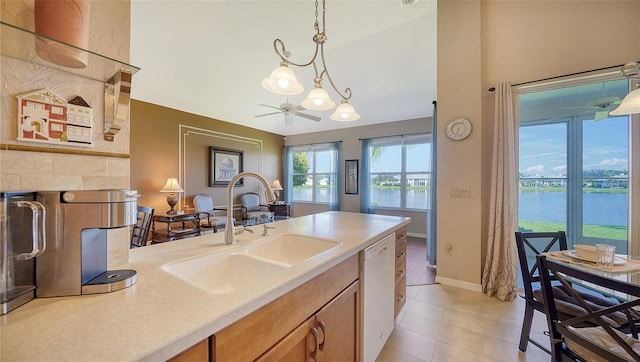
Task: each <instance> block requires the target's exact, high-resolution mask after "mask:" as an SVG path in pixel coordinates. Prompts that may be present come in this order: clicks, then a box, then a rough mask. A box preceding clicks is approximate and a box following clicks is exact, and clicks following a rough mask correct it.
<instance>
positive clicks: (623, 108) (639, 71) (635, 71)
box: [609, 63, 640, 116]
mask: <svg viewBox="0 0 640 362" xmlns="http://www.w3.org/2000/svg"><path fill="white" fill-rule="evenodd" d="M621 72H622V75H624V76H625V77H627V78H629V79H638V83H636V88H637V89H636V90H634V91H632V92H631V93H629V94H627V96H626V97H624V99H623V100H622V103H620V105H619V106H618V108H616V109H614V110H613V111H611V112H609V114H610V115H613V116H626V115H630V114H635V113H640V64H638V63H627V64H625V65H624V66H623V67H622V69H621Z"/></svg>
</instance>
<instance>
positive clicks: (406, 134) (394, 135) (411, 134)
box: [358, 132, 430, 141]
mask: <svg viewBox="0 0 640 362" xmlns="http://www.w3.org/2000/svg"><path fill="white" fill-rule="evenodd" d="M417 134H430V133H429V132H415V133H404V134H393V135H389V136H380V137H369V138H358V141H362V140H368V139H371V138H390V137H398V136H400V137H404V136H413V135H417Z"/></svg>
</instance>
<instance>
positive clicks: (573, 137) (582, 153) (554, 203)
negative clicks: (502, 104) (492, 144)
mask: <svg viewBox="0 0 640 362" xmlns="http://www.w3.org/2000/svg"><path fill="white" fill-rule="evenodd" d="M627 92H628V81H627V80H624V79H623V80H610V81H604V82H598V83H590V84H581V85H577V86H571V87H565V88H558V89H548V90H541V91H538V92H532V93H527V94H521V95H520V96H519V109H520V136H519V181H520V182H519V184H520V185H519V186H520V187H519V192H518V204H519V210H518V226H519V229H520V230H524V231H557V230H565V231H566V232H567V238H568V242H569V243H571V244H590V245H594V244H596V243H606V244H615V245H616V253H622V254H626V253H627V251H628V242H627V240H628V215H629V211H628V210H629V194H628V190H629V188H628V186H629V123H628V117H626V116H625V117H609V115H608V111H610V110H612V109H615V107H617V104H618V103H619V102H618V101H619V100H621V99H622V98H623V97H624V96H625V95H626V93H627ZM576 98H577V99H580V101H579V102H578V103H577V104H571V103H570V102H571V101H572V100H573V99H576ZM554 104H555V105H554ZM552 109H555V110H556V114H557V115H553V114H552V113H553V112H551V110H552ZM550 112H551V113H550Z"/></svg>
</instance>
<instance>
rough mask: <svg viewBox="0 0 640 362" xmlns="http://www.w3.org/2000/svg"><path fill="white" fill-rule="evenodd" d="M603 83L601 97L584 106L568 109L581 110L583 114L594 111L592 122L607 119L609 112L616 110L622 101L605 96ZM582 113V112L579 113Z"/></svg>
mask: <svg viewBox="0 0 640 362" xmlns="http://www.w3.org/2000/svg"><path fill="white" fill-rule="evenodd" d="M604 84H605V83H604V82H603V83H602V97H599V98H596V99H592V100H590V101H589V103H588V104H587V105H586V106H582V107H569V108H573V109H583V110H584V113H585V114H593V112H594V111H595V117H594V118H593V120H594V121H601V120H603V119H607V118H609V112H610V111H612V110H614V109H616V108H617V107H618V106H619V105H620V103H622V99H620V97H615V96H609V97H607V96H606V93H605V89H604ZM581 113H582V112H581Z"/></svg>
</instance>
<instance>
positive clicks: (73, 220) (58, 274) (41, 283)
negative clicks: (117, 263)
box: [36, 190, 138, 297]
mask: <svg viewBox="0 0 640 362" xmlns="http://www.w3.org/2000/svg"><path fill="white" fill-rule="evenodd" d="M37 198H38V201H40V202H41V203H42V204H43V205H44V207H45V208H46V210H47V217H46V228H47V233H46V237H47V240H48V245H49V247H48V248H47V252H46V253H44V254H43V255H41V256H39V257H38V258H37V260H36V297H58V296H69V295H81V294H94V293H107V292H112V291H116V290H120V289H123V288H126V287H129V286H131V285H133V284H134V283H135V282H136V278H137V277H136V272H135V270H128V269H127V270H107V235H108V229H112V228H120V227H128V226H129V225H132V224H134V223H135V222H136V208H137V198H138V193H137V192H136V191H135V190H82V191H40V192H38V197H37Z"/></svg>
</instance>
